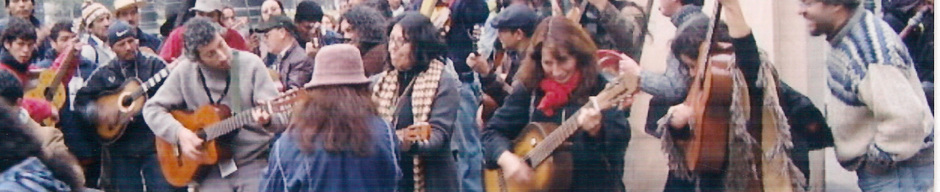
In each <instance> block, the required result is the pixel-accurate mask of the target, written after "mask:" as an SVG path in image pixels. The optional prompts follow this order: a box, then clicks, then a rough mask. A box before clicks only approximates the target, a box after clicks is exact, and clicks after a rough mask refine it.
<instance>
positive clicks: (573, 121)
mask: <svg viewBox="0 0 940 192" xmlns="http://www.w3.org/2000/svg"><path fill="white" fill-rule="evenodd" d="M585 108H588V105H585V106H583V107H581V110H583V109H585ZM581 110H578V112H576V113H574V114H573V115H571V116H570V117H569V118H568V119H567V120H565V121H564V122H562V123H561V125H559V126H558V128H555V130H554V131H552V133H550V134H548V136H547V137H545V139H544V140H542V142H539V144H538V145H536V146H535V148H533V149H532V150H531V151H529V153H527V154H526V155H525V159H526V160H528V162H529V165H530V166H532V167H536V166H538V165H539V164H541V163H542V161H544V160H545V159H546V158H548V157H549V156H551V154H552V152H554V151H555V149H557V148H558V146H561V144H562V143H564V142H565V140H568V137H571V135H573V134H574V133H575V132H576V131H578V120H577V118H575V117H577V116H578V115H579V114H581Z"/></svg>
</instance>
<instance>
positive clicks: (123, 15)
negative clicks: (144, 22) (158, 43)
mask: <svg viewBox="0 0 940 192" xmlns="http://www.w3.org/2000/svg"><path fill="white" fill-rule="evenodd" d="M116 15H117V19H119V20H121V21H125V22H127V24H130V25H131V26H134V27H137V25H138V24H139V23H140V13H139V11H138V10H137V6H136V5H133V6H131V7H130V8H125V9H122V10H121V11H119V12H117V14H116Z"/></svg>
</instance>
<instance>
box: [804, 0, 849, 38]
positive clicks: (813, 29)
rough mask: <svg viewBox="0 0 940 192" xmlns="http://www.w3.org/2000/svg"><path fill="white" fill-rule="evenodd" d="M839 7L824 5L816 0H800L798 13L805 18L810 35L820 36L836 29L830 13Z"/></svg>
mask: <svg viewBox="0 0 940 192" xmlns="http://www.w3.org/2000/svg"><path fill="white" fill-rule="evenodd" d="M840 8H841V7H840V6H836V5H826V4H825V3H821V2H819V1H818V0H800V10H799V13H800V15H802V16H803V18H805V19H806V28H807V29H808V30H809V34H810V35H812V36H820V35H824V34H827V33H831V32H832V31H835V30H836V26H835V25H836V21H835V19H834V17H833V16H832V15H834V14H835V13H836V11H838V10H839V9H840Z"/></svg>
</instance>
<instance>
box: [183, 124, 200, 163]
mask: <svg viewBox="0 0 940 192" xmlns="http://www.w3.org/2000/svg"><path fill="white" fill-rule="evenodd" d="M176 136H177V137H178V139H179V147H180V151H181V152H182V153H183V156H184V157H186V158H190V159H205V158H203V157H206V153H204V152H202V151H200V150H199V148H201V147H200V146H201V145H202V142H203V141H202V139H200V138H199V136H196V134H195V133H193V131H190V130H189V129H186V128H182V127H180V128H179V129H178V131H177V132H176Z"/></svg>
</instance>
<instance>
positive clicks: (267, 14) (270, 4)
mask: <svg viewBox="0 0 940 192" xmlns="http://www.w3.org/2000/svg"><path fill="white" fill-rule="evenodd" d="M282 13H283V12H282V10H281V7H280V6H278V5H277V2H276V1H271V0H269V1H264V3H262V4H261V20H265V21H267V20H268V19H271V17H273V16H278V15H281V14H282Z"/></svg>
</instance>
